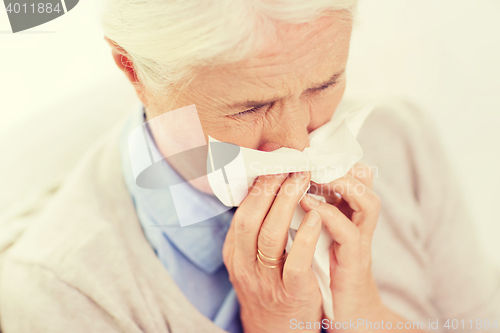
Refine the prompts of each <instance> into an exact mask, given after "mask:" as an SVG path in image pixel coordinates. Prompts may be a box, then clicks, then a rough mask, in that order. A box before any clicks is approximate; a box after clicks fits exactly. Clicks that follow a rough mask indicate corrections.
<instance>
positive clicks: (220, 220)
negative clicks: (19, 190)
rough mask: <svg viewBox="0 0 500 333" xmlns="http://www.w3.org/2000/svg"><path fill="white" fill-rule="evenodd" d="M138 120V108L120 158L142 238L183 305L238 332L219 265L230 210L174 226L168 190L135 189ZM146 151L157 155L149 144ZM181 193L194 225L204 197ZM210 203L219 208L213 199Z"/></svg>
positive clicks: (232, 296) (188, 190)
mask: <svg viewBox="0 0 500 333" xmlns="http://www.w3.org/2000/svg"><path fill="white" fill-rule="evenodd" d="M144 119H145V117H144V107H143V106H142V105H141V107H140V108H139V109H138V110H137V112H134V113H133V115H132V116H131V118H130V119H129V121H128V122H127V124H126V126H125V128H124V130H123V133H122V138H121V147H120V150H121V151H120V154H121V158H122V169H123V175H124V178H125V183H126V185H127V188H128V190H129V192H130V195H131V196H132V199H133V202H134V205H135V209H136V212H137V215H138V218H139V221H140V223H141V226H142V228H143V230H144V233H145V235H146V238H147V239H148V241H149V243H150V244H151V246H152V247H153V249H154V250H155V252H156V254H157V256H158V258H159V259H160V260H161V262H162V263H163V265H164V266H165V268H166V269H167V270H168V272H169V274H170V275H171V276H172V278H173V279H174V280H175V282H176V283H177V285H178V286H179V288H180V289H181V290H182V292H183V293H184V295H186V297H187V298H188V299H189V301H190V302H191V303H192V304H193V305H194V306H195V307H196V308H197V309H198V310H199V311H200V312H201V313H202V314H203V315H205V316H206V317H208V318H210V319H211V320H212V321H213V322H214V323H215V324H216V325H217V326H219V327H220V328H222V329H224V330H226V331H228V332H231V333H240V332H242V331H243V329H242V326H241V322H240V318H239V304H238V300H237V298H236V293H235V291H234V289H233V287H232V285H231V282H230V281H229V278H228V273H227V270H226V267H225V266H224V263H223V261H222V246H223V244H224V240H225V236H226V232H227V230H228V229H229V225H230V222H231V219H232V216H233V213H234V209H232V210H229V211H226V212H225V213H223V214H221V215H218V216H215V217H213V218H211V219H210V220H206V221H203V222H200V223H196V224H193V225H190V226H187V227H180V223H179V220H178V218H177V214H176V211H175V208H174V203H173V201H172V197H171V194H170V191H169V189H145V188H141V187H139V186H137V185H136V183H135V179H134V176H133V173H132V169H131V164H130V158H134V156H130V153H129V149H128V135H129V133H130V132H131V131H132V130H134V129H135V128H137V127H138V126H141V125H142V124H143V123H144ZM146 128H147V126H146ZM146 130H147V129H146ZM149 134H150V133H149ZM153 142H154V141H153ZM150 148H151V149H154V150H156V151H157V150H158V148H157V146H156V145H155V144H154V145H152V146H151V147H150ZM162 163H165V167H166V170H167V173H168V176H170V177H173V179H179V180H182V177H181V176H180V175H179V174H178V173H177V172H176V171H175V170H174V169H173V168H172V167H171V166H170V165H169V164H168V163H167V162H166V161H165V160H163V162H162ZM184 189H185V193H182V196H185V197H186V198H189V200H184V201H183V204H185V205H186V207H185V208H188V209H187V210H186V211H189V212H190V214H193V218H195V219H197V220H198V218H197V216H196V214H197V212H199V211H200V210H199V209H197V208H198V207H200V206H202V205H203V206H204V208H206V206H207V204H206V200H207V199H208V198H207V195H206V194H204V193H202V192H200V191H198V190H196V189H195V188H194V187H191V186H186V187H184ZM212 204H213V203H212ZM216 204H219V205H222V203H220V202H219V201H218V200H217V203H216ZM213 215H216V214H213Z"/></svg>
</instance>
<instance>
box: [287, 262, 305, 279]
mask: <svg viewBox="0 0 500 333" xmlns="http://www.w3.org/2000/svg"><path fill="white" fill-rule="evenodd" d="M306 273H307V270H306V269H304V268H303V267H300V266H297V265H292V266H290V267H287V274H288V277H289V278H290V279H292V280H298V279H300V278H302V277H303V276H304V275H305V274H306Z"/></svg>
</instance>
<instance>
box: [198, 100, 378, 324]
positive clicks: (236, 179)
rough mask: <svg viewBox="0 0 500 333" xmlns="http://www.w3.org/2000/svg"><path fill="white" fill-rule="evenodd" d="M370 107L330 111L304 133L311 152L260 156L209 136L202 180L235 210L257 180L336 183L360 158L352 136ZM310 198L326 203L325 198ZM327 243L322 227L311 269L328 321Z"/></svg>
mask: <svg viewBox="0 0 500 333" xmlns="http://www.w3.org/2000/svg"><path fill="white" fill-rule="evenodd" d="M374 106H375V105H374V104H369V105H365V106H363V107H361V108H358V109H354V110H345V111H341V112H338V111H337V112H335V114H334V115H333V117H332V118H331V120H330V121H329V122H328V123H326V124H325V125H323V126H321V127H320V128H318V129H316V130H315V131H313V132H311V133H310V134H309V140H310V147H307V148H305V149H304V150H303V151H302V152H301V151H299V150H296V149H290V148H280V149H277V150H274V151H272V152H263V151H259V150H255V149H249V148H244V147H238V146H235V145H232V144H226V143H222V142H220V141H218V140H216V139H214V138H212V137H210V136H209V150H208V151H209V154H208V161H207V167H208V170H207V177H208V181H209V184H210V187H211V188H212V190H213V192H214V194H215V195H216V196H217V198H219V200H221V201H222V203H223V204H224V205H226V206H239V204H240V203H241V202H242V201H243V199H244V198H245V197H246V196H247V194H248V190H249V187H250V186H251V185H252V183H253V181H254V179H255V178H257V177H258V176H260V175H269V174H278V173H289V172H298V171H310V172H311V180H312V181H314V182H315V183H318V184H324V183H329V182H332V181H334V180H336V179H338V178H341V177H343V176H344V175H345V174H346V173H347V172H348V171H349V170H350V169H351V168H352V167H353V166H354V164H355V163H357V162H358V161H359V160H360V159H361V157H362V156H363V151H362V149H361V147H360V145H359V143H358V141H357V140H356V137H357V135H358V133H359V130H360V129H361V126H362V125H363V123H364V121H365V119H366V118H367V117H368V115H369V114H370V112H371V111H372V110H373V109H374ZM228 161H230V162H229V163H228ZM315 197H316V198H318V199H319V200H321V201H323V202H325V198H324V197H320V196H315ZM304 216H305V212H304V211H303V210H302V208H301V207H300V205H298V206H297V208H296V209H295V212H294V215H293V218H292V222H291V225H290V231H289V234H288V243H287V245H286V251H287V252H289V251H290V248H291V246H292V244H293V239H294V238H295V233H296V230H297V229H298V227H299V225H300V223H301V222H302V220H303V218H304ZM332 242H333V239H332V238H331V237H330V234H329V233H328V231H327V230H326V228H325V227H324V226H323V229H322V231H321V235H320V238H319V240H318V243H317V245H316V251H315V253H314V261H313V265H312V268H313V271H314V272H315V274H316V276H317V278H318V284H319V287H320V290H321V294H322V296H323V311H324V313H325V315H326V316H327V317H328V318H329V319H331V320H333V319H334V313H333V303H332V294H331V291H330V258H329V249H330V246H331V244H332Z"/></svg>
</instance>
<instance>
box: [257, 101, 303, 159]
mask: <svg viewBox="0 0 500 333" xmlns="http://www.w3.org/2000/svg"><path fill="white" fill-rule="evenodd" d="M273 108H274V109H273V110H270V111H269V112H272V116H270V117H268V118H269V120H267V121H266V123H265V125H264V130H263V132H262V136H261V140H260V144H259V150H261V151H273V150H276V149H278V148H281V147H287V148H293V149H297V150H300V151H302V150H304V148H306V147H309V131H308V130H307V127H308V125H309V122H310V120H311V113H310V107H309V104H308V103H307V102H306V101H303V100H300V99H296V100H286V101H283V102H281V103H276V104H275V105H273Z"/></svg>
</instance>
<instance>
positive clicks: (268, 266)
mask: <svg viewBox="0 0 500 333" xmlns="http://www.w3.org/2000/svg"><path fill="white" fill-rule="evenodd" d="M257 260H258V261H259V262H260V263H261V264H262V265H264V266H265V267H267V268H276V267H280V266H281V265H283V263H284V262H285V261H284V260H283V261H282V262H281V263H280V264H279V265H273V266H270V265H266V264H264V263H263V262H262V260H261V259H260V256H259V255H258V254H257Z"/></svg>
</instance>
